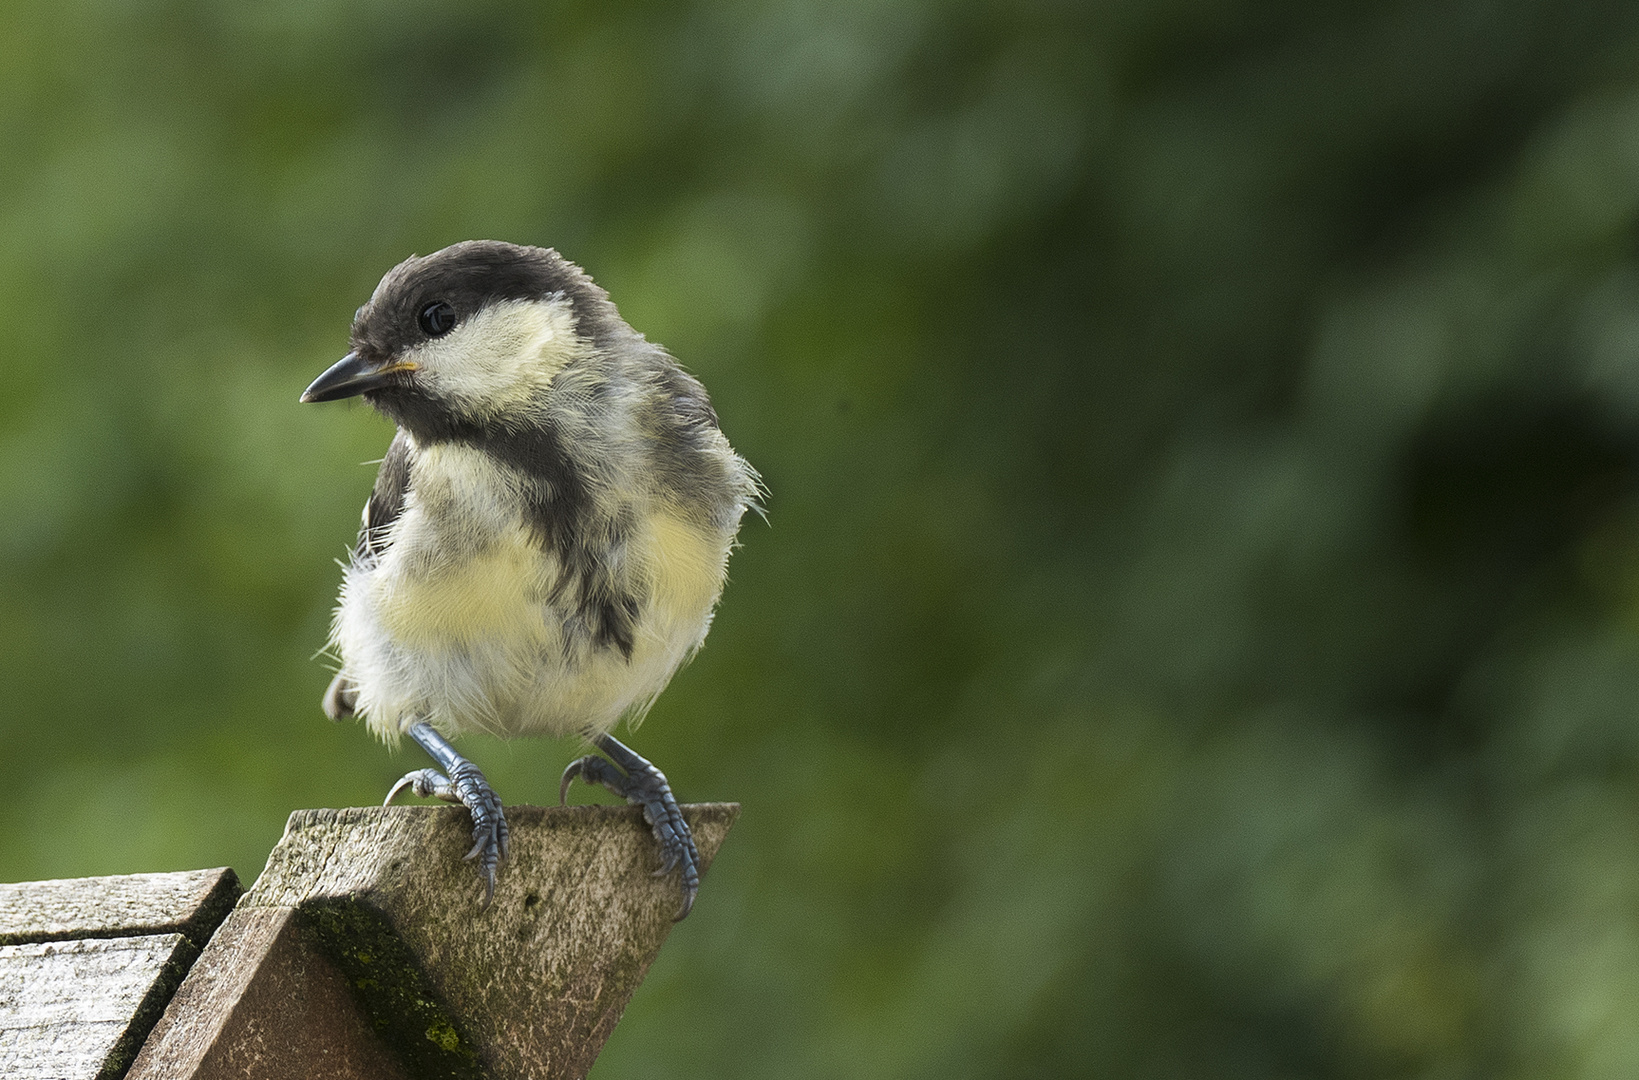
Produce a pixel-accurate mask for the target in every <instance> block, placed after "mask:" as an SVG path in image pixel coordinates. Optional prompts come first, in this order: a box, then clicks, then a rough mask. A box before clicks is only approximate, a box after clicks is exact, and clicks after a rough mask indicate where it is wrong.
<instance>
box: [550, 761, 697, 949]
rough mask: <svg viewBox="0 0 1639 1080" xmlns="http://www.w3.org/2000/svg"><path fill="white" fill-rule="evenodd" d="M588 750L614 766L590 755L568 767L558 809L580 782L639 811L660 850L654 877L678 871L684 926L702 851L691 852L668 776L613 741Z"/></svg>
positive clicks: (691, 841)
mask: <svg viewBox="0 0 1639 1080" xmlns="http://www.w3.org/2000/svg"><path fill="white" fill-rule="evenodd" d="M592 745H594V746H596V747H597V748H598V749H599V750H602V751H603V752H604V753H605V754H608V755H609V756H610V757H611V758H613V759H614V764H612V765H611V764H610V763H609V762H607V761H605V760H603V759H602V758H600V757H593V756H590V755H588V756H587V757H583V758H580V759H578V760H576V761H572V762H570V763H569V767H568V768H567V769H565V770H564V771H563V781H562V782H561V783H560V784H559V785H558V802H559V804H560V805H561V804H562V803H563V802H564V801H565V800H567V799H568V797H569V785H570V783H571V782H572V781H573V780H574V779H575V778H576V777H577V776H578V777H580V778H581V779H582V780H585V781H586V782H587V783H589V784H602V785H603V786H604V787H606V788H608V789H609V790H610V791H612V792H614V793H615V794H616V795H618V796H620V797H621V798H622V799H625V800H626V801H627V802H629V803H632V804H633V805H635V806H641V807H642V808H643V817H644V819H645V820H647V821H648V823H649V828H650V829H651V830H653V831H654V838H655V840H656V841H657V842H659V844H660V869H659V870H656V871H655V876H656V877H660V876H662V875H664V874H669V873H671V872H672V870H673V869H674V868H677V867H681V868H682V877H683V906H682V908H681V909H680V910H679V911H678V912H677V915H676V920H675V921H682V919H683V918H684V917H685V916H687V915H688V913H689V909H690V908H692V907H694V896H695V894H696V893H698V892H699V891H700V851H699V849H698V848H696V847H695V846H694V834H693V833H692V832H690V831H689V823H688V822H686V821H684V820H683V812H682V811H681V810H679V809H678V808H677V799H676V798H675V797H674V796H673V795H672V786H671V784H669V783H667V782H666V774H665V773H663V772H661V771H660V770H659V769H657V768H655V767H654V766H653V765H651V764H649V762H648V761H646V760H644V759H643V758H642V757H640V756H639V755H638V754H636V753H635V752H633V751H632V750H631V749H630V748H629V747H627V746H625V745H624V744H623V743H621V741H620V740H619V739H616V738H615V737H614V736H612V735H599V736H598V737H597V738H595V739H593V740H592ZM616 766H619V768H616Z"/></svg>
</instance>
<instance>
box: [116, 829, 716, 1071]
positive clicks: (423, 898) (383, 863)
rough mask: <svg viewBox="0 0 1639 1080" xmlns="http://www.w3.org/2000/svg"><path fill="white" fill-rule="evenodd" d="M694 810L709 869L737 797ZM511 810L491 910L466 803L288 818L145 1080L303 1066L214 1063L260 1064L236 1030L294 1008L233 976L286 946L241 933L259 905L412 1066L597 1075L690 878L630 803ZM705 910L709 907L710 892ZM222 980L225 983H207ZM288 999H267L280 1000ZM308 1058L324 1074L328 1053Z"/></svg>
mask: <svg viewBox="0 0 1639 1080" xmlns="http://www.w3.org/2000/svg"><path fill="white" fill-rule="evenodd" d="M683 813H684V815H685V816H686V817H687V818H688V820H689V823H690V825H691V827H692V828H693V829H694V832H695V839H696V841H697V843H698V845H699V848H700V852H701V856H702V860H703V862H704V863H705V864H707V865H709V864H710V862H711V859H712V857H713V856H714V855H715V854H716V851H717V848H718V847H719V845H720V844H721V843H722V841H723V838H724V836H725V835H726V834H727V832H728V829H729V827H730V826H731V825H732V824H733V821H734V818H735V817H736V816H737V815H738V813H739V807H738V806H737V805H733V804H708V805H700V806H685V807H684V808H683ZM507 820H508V822H509V823H510V824H511V827H512V838H511V849H512V850H511V856H510V858H509V859H508V860H507V861H506V862H504V863H503V864H502V866H501V874H500V879H499V881H498V883H497V887H496V892H495V899H494V903H493V904H492V905H491V906H490V907H489V909H488V910H481V909H480V907H479V899H480V896H481V887H480V885H479V882H478V877H477V875H476V874H475V873H474V872H473V870H472V866H471V864H469V863H465V862H463V861H462V856H463V855H464V854H465V853H466V851H467V849H468V847H470V846H471V843H472V839H471V836H470V830H471V820H470V817H469V815H468V814H467V812H466V811H465V810H464V809H462V808H460V807H427V806H406V807H388V808H379V809H354V810H302V811H297V812H296V813H295V814H292V815H291V818H290V822H289V824H288V826H287V827H286V830H285V836H284V839H283V840H281V841H280V843H279V846H278V847H277V848H275V849H274V851H273V853H272V855H271V856H270V857H269V859H268V865H267V869H266V871H265V872H264V873H263V875H262V877H261V878H260V879H259V880H258V881H257V883H256V885H255V887H254V888H253V889H252V890H251V891H250V892H249V893H247V894H245V896H244V898H243V900H242V901H241V903H240V906H239V909H238V911H236V912H235V915H234V916H233V918H232V919H230V922H229V924H228V925H227V926H225V927H224V930H223V932H222V933H219V934H218V935H217V938H216V939H214V940H213V941H212V942H211V943H210V945H209V946H207V948H206V954H205V956H204V957H202V958H201V960H200V963H199V964H198V965H196V967H195V969H194V972H193V973H192V974H190V976H189V978H188V982H187V983H186V984H184V986H183V988H182V990H181V991H179V992H178V994H177V997H176V999H175V1000H174V1001H173V1002H172V1005H171V1008H170V1009H169V1010H168V1011H167V1013H166V1015H165V1018H164V1020H163V1021H162V1022H161V1023H160V1025H159V1027H157V1028H156V1029H155V1030H154V1033H153V1035H152V1036H151V1037H150V1039H149V1040H148V1044H147V1046H146V1047H145V1048H144V1049H143V1053H142V1056H141V1057H140V1058H139V1060H138V1061H137V1063H136V1065H135V1066H134V1067H133V1070H132V1074H131V1077H132V1080H157V1078H158V1077H161V1076H164V1077H167V1080H171V1078H175V1080H182V1078H185V1077H190V1076H198V1077H200V1078H202V1080H203V1078H204V1077H207V1076H208V1077H211V1078H212V1080H214V1078H215V1077H216V1076H228V1075H233V1076H245V1077H249V1076H264V1075H265V1076H284V1075H300V1073H299V1072H292V1073H288V1074H286V1073H274V1072H261V1071H238V1072H234V1071H231V1070H230V1071H226V1072H209V1071H206V1070H205V1069H204V1066H205V1064H206V1063H207V1062H208V1061H209V1060H211V1058H210V1054H217V1055H218V1057H217V1058H216V1059H215V1060H238V1061H251V1060H253V1059H254V1055H248V1054H241V1055H240V1056H239V1057H237V1058H235V1057H234V1056H233V1055H234V1053H235V1052H236V1051H235V1050H234V1048H233V1047H234V1043H233V1038H232V1037H231V1035H232V1032H233V1030H235V1029H234V1024H236V1023H237V1024H240V1025H243V1026H244V1028H245V1030H251V1029H255V1030H261V1031H272V1030H277V1024H278V1023H279V1021H278V1020H277V1019H276V1015H286V1014H277V1010H275V1012H274V1013H270V1014H268V1017H263V1018H261V1019H257V1018H256V1017H253V1016H252V1015H251V1013H250V1012H249V1011H247V1010H248V1009H249V1006H248V1005H247V1004H246V1002H247V1001H249V1000H250V998H251V993H250V992H251V990H253V989H255V986H256V983H255V981H254V980H251V981H248V982H245V983H244V984H243V985H238V984H233V985H230V983H231V973H232V972H235V971H240V970H242V969H244V968H245V967H247V966H248V967H250V968H253V969H254V968H257V967H258V966H259V965H261V964H264V963H266V958H267V957H268V956H271V955H272V954H273V948H272V945H270V944H269V942H270V941H276V940H277V939H278V938H277V935H276V936H275V937H273V938H270V937H269V935H270V934H272V933H273V931H272V930H270V929H268V928H267V927H270V926H272V925H273V924H272V923H268V924H265V925H264V924H255V925H252V924H249V923H246V924H243V925H244V927H245V928H244V929H243V930H240V929H235V928H236V927H239V926H240V925H241V924H240V922H239V920H240V917H241V916H245V917H247V918H248V917H249V916H250V915H251V914H252V913H256V912H272V913H274V914H273V915H263V916H261V917H262V918H268V919H274V918H283V917H285V916H286V915H288V914H289V913H294V915H295V919H296V925H297V926H299V928H300V930H301V935H302V937H303V939H304V940H305V941H307V942H310V943H311V944H312V945H313V946H315V947H317V948H318V949H319V950H320V951H321V952H322V953H323V954H324V956H325V957H326V958H328V960H329V962H330V963H332V964H333V965H334V968H335V971H336V972H338V973H339V974H340V976H341V977H342V978H343V979H345V980H346V982H347V983H348V985H349V986H350V987H351V989H352V993H353V997H354V1000H355V1001H356V1002H357V1004H358V1008H359V1010H360V1011H361V1013H362V1015H363V1016H364V1018H365V1019H366V1020H367V1021H368V1023H369V1024H370V1026H371V1027H372V1028H373V1029H374V1030H375V1031H376V1032H377V1033H379V1034H380V1036H381V1037H382V1038H383V1041H384V1042H385V1043H386V1044H387V1045H388V1046H390V1047H391V1048H392V1050H393V1052H394V1053H395V1055H397V1057H398V1060H399V1062H400V1063H401V1065H402V1067H403V1069H404V1071H405V1073H407V1074H408V1075H409V1076H412V1077H432V1076H438V1077H489V1078H493V1080H512V1078H515V1077H516V1078H520V1080H521V1078H524V1077H540V1078H547V1077H553V1078H556V1077H571V1078H573V1077H583V1076H585V1075H586V1072H587V1070H588V1069H590V1068H591V1065H592V1062H593V1061H594V1060H595V1059H596V1057H597V1054H598V1051H599V1050H600V1049H602V1046H603V1042H604V1040H605V1039H607V1038H608V1035H609V1032H610V1031H611V1030H612V1029H613V1028H614V1025H615V1022H616V1021H617V1020H618V1019H619V1018H620V1014H621V1013H622V1011H624V1009H625V1007H626V1003H627V1001H628V1000H629V999H630V997H631V994H632V991H633V990H634V989H636V987H637V985H638V983H639V982H640V981H641V980H642V978H643V976H644V974H645V973H646V972H647V971H648V968H649V965H650V963H651V962H652V961H653V960H654V957H655V954H656V953H657V952H658V951H659V949H660V945H661V943H662V942H663V941H664V940H665V938H666V935H667V934H668V933H670V931H671V928H672V925H673V924H672V921H671V920H672V916H673V915H674V914H675V912H676V910H677V906H678V902H679V891H678V885H677V878H676V875H675V874H671V875H667V876H666V877H663V878H656V877H654V876H653V871H654V870H655V868H656V867H657V865H658V861H659V859H658V855H657V853H656V850H655V845H654V841H653V838H652V837H651V835H650V833H649V830H648V827H647V826H646V825H645V824H644V822H643V819H642V815H641V813H640V812H639V811H638V810H637V809H635V808H632V807H607V806H582V807H568V808H556V807H555V808H551V809H542V808H539V807H530V806H510V807H508V808H507ZM701 902H702V903H709V902H710V892H709V887H708V888H707V889H706V890H703V891H702V895H701ZM280 925H281V926H283V925H286V924H285V923H281V924H280ZM256 926H262V927H263V928H262V929H259V930H258V929H256ZM230 929H233V930H234V932H233V933H229V932H228V931H229V930H230ZM279 933H280V934H284V933H288V930H281V931H280V932H279ZM293 947H294V946H293ZM223 973H230V974H229V975H228V976H225V975H224V974H223ZM212 980H216V981H217V982H218V983H220V985H214V986H213V985H207V984H209V983H211V981H212ZM196 983H197V984H198V985H197V986H196V985H195V984H196ZM268 985H269V986H272V985H274V984H272V983H270V984H268ZM285 996H287V997H288V994H286V995H285ZM278 999H279V995H278V994H273V993H271V992H269V993H268V994H267V995H265V997H264V998H263V1000H264V1001H266V1002H268V1003H270V1004H269V1007H272V1006H273V1005H277V1004H278ZM269 1017H273V1018H269ZM257 1025H260V1026H259V1027H258V1026H257ZM190 1055H191V1056H190ZM189 1062H193V1063H194V1065H193V1068H194V1069H195V1071H194V1072H189V1071H188V1065H187V1063H189ZM306 1067H307V1069H308V1074H309V1075H324V1074H325V1073H326V1067H325V1066H324V1065H323V1064H322V1063H319V1062H312V1061H310V1062H308V1063H307V1066H306ZM361 1075H362V1074H361ZM382 1075H387V1074H385V1073H384V1074H382Z"/></svg>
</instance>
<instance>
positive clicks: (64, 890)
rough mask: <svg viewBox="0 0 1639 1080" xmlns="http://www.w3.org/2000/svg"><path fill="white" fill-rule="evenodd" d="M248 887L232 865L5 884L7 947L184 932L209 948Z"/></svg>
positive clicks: (2, 919)
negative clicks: (243, 888)
mask: <svg viewBox="0 0 1639 1080" xmlns="http://www.w3.org/2000/svg"><path fill="white" fill-rule="evenodd" d="M241 891H242V890H241V889H240V887H239V878H238V877H237V876H236V875H235V874H234V872H233V871H232V870H229V869H228V868H227V867H217V868H216V869H214V870H184V871H182V872H180V873H174V874H122V875H120V876H118V877H91V878H66V879H62V880H58V881H25V882H22V883H20V884H8V885H0V945H21V944H24V943H26V942H32V941H70V940H75V939H79V938H108V937H135V936H138V935H142V934H181V935H183V936H184V937H186V938H187V939H188V940H189V941H191V942H193V944H194V945H196V946H203V945H204V944H205V942H206V941H207V940H209V939H210V936H211V932H212V931H213V930H215V929H216V927H217V924H218V923H220V922H221V921H222V919H223V918H224V917H226V915H227V913H228V912H229V911H231V910H232V909H233V903H234V901H235V900H237V899H238V898H239V894H240V892H241Z"/></svg>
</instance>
